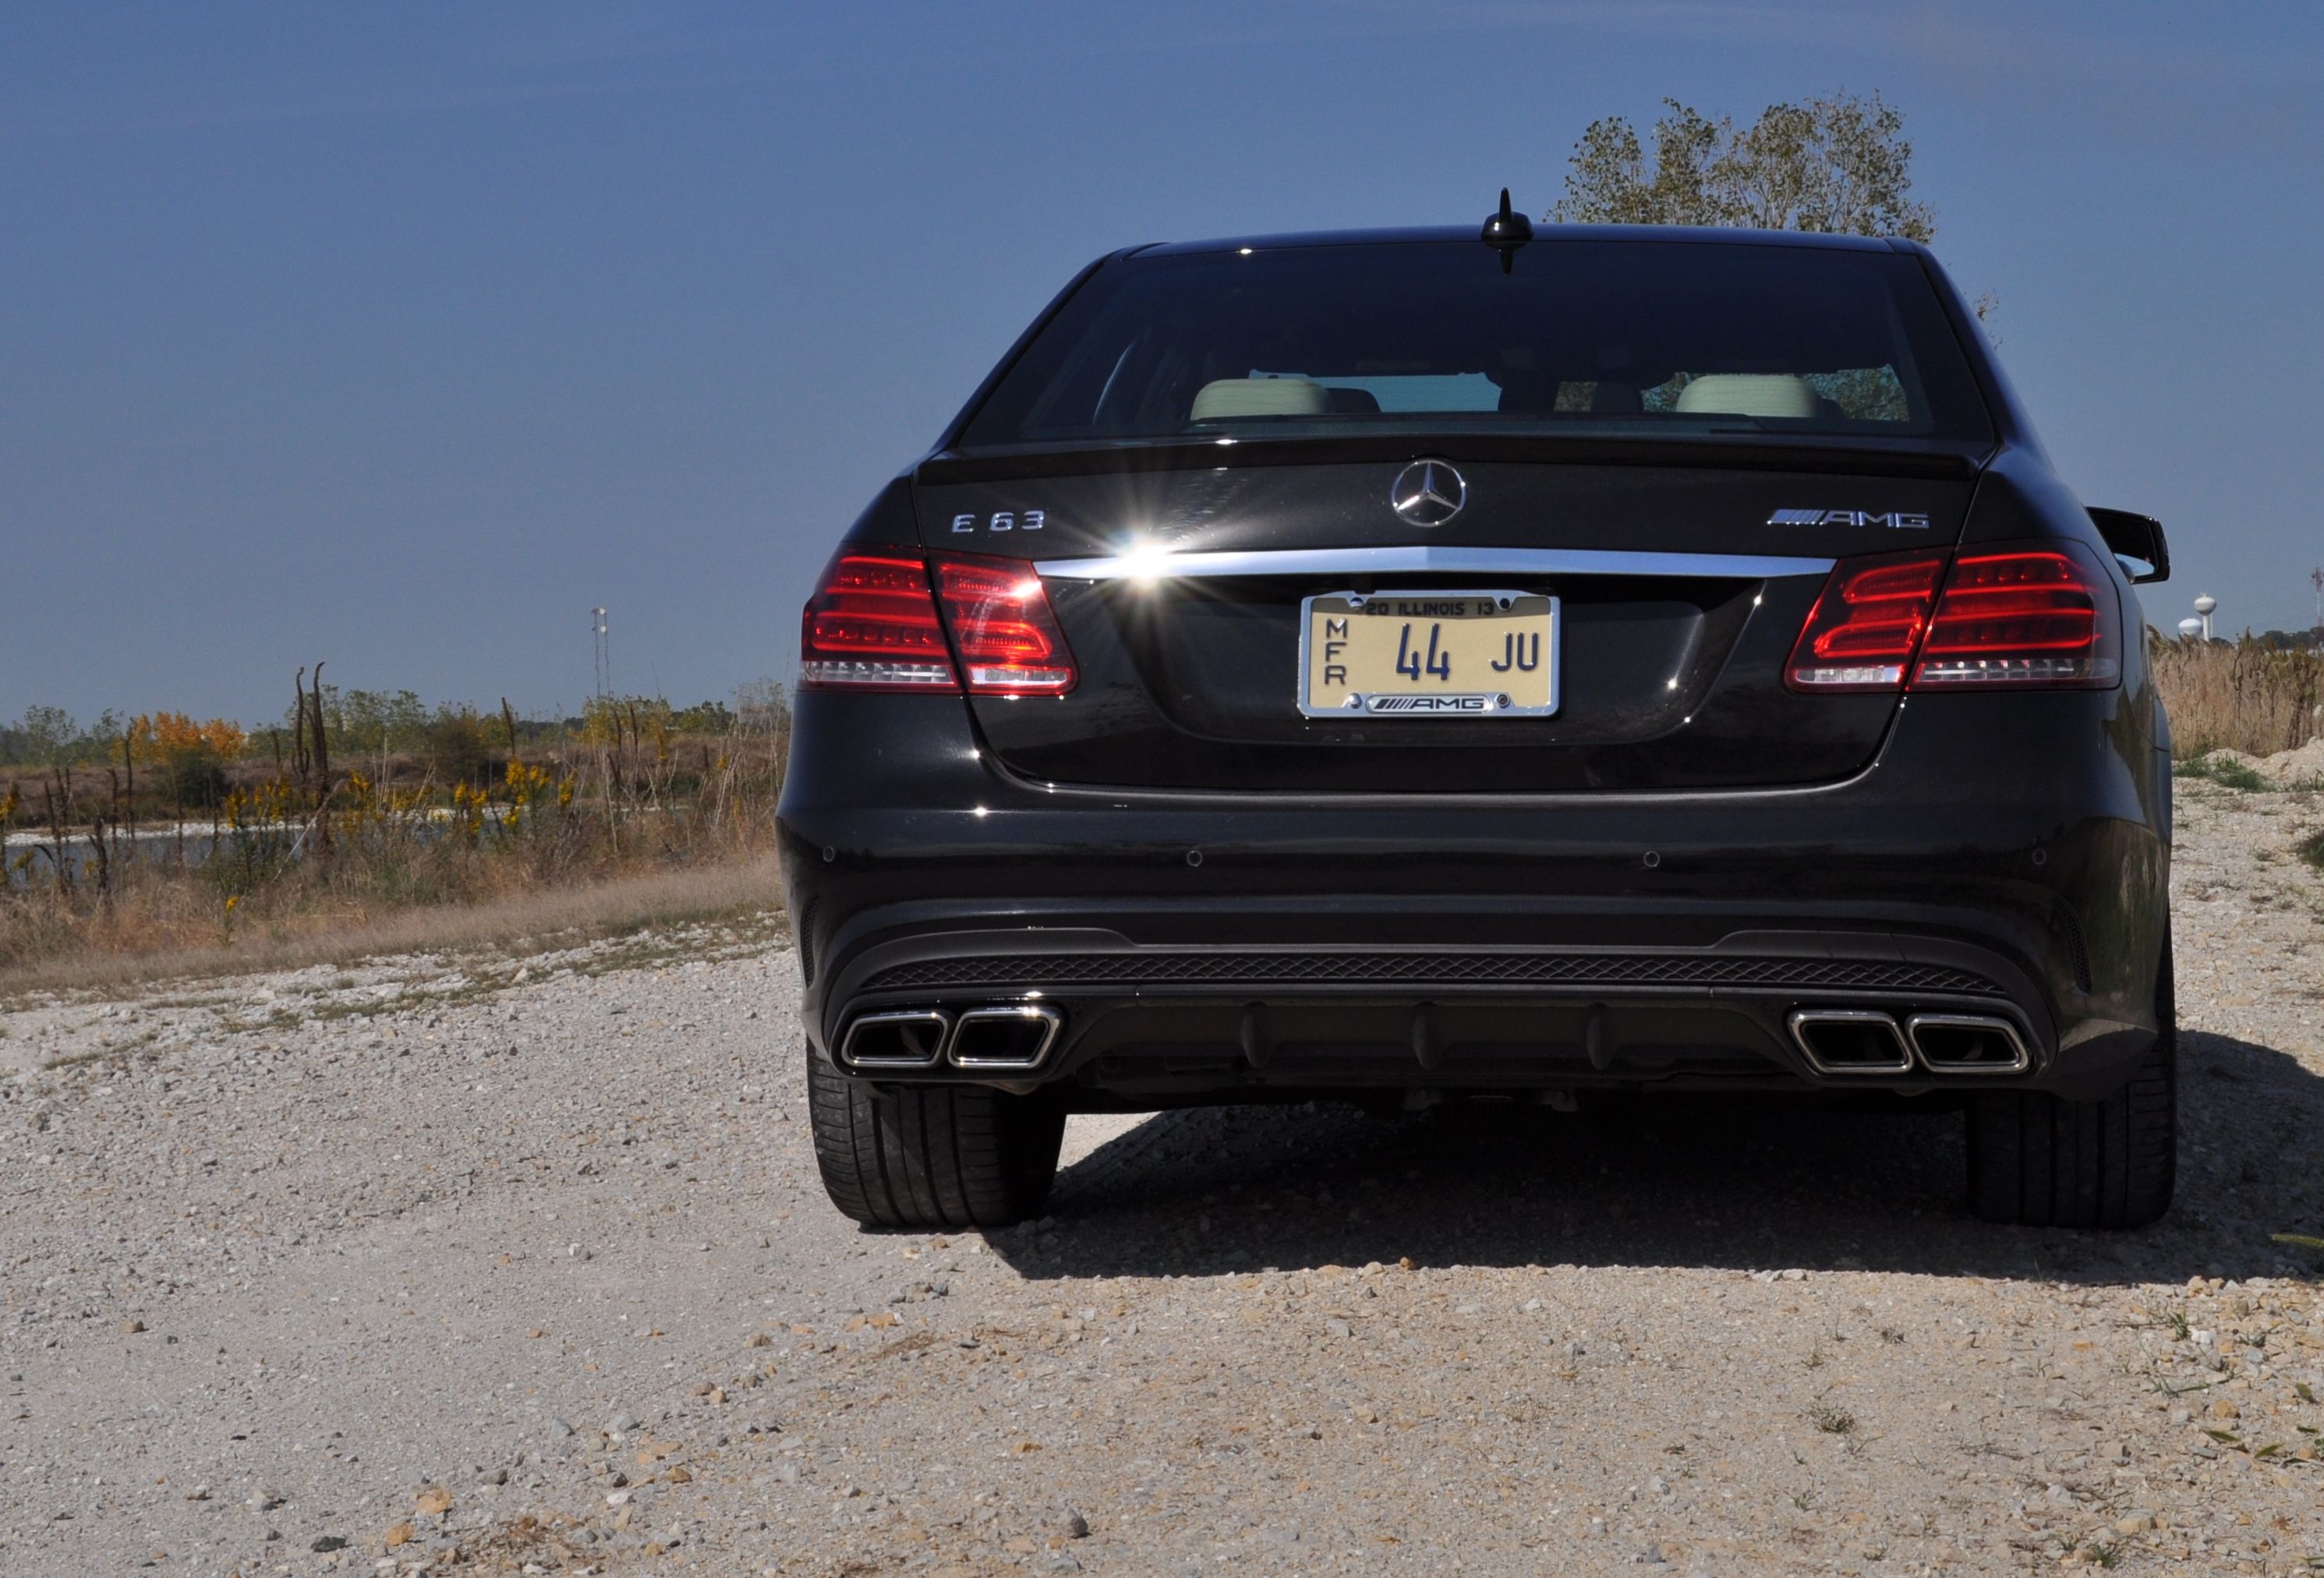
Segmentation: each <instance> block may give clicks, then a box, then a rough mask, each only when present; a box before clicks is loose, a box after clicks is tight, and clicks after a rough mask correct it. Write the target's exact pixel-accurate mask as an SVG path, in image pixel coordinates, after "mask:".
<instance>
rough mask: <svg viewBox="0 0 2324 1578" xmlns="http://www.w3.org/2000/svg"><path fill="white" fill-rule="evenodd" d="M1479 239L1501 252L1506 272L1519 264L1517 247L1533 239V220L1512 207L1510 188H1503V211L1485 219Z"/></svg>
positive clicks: (1503, 270) (1502, 267) (1503, 269)
mask: <svg viewBox="0 0 2324 1578" xmlns="http://www.w3.org/2000/svg"><path fill="white" fill-rule="evenodd" d="M1477 239H1478V240H1480V241H1481V242H1483V243H1484V244H1485V245H1487V246H1489V247H1492V248H1494V249H1495V250H1497V251H1498V252H1499V253H1500V254H1501V272H1503V273H1505V274H1506V273H1508V272H1509V271H1510V270H1511V269H1512V268H1514V267H1515V266H1516V265H1517V248H1518V247H1520V246H1523V245H1525V244H1526V242H1528V241H1531V240H1532V239H1533V221H1532V220H1530V219H1528V218H1526V217H1525V216H1524V215H1523V214H1519V213H1516V212H1514V211H1512V210H1511V209H1510V208H1509V189H1508V188H1507V187H1503V188H1502V189H1501V211H1500V212H1499V213H1498V214H1494V215H1491V216H1489V217H1488V218H1487V219H1486V220H1485V227H1484V229H1482V230H1480V231H1479V232H1478V233H1477Z"/></svg>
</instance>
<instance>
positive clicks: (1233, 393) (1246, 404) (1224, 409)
mask: <svg viewBox="0 0 2324 1578" xmlns="http://www.w3.org/2000/svg"><path fill="white" fill-rule="evenodd" d="M1331 409H1332V400H1331V396H1330V395H1328V394H1326V393H1325V392H1323V385H1322V384H1320V383H1315V382H1314V381H1313V380H1312V379H1306V378H1222V379H1220V380H1219V381H1218V382H1216V383H1205V384H1203V387H1202V388H1201V389H1200V390H1198V391H1196V392H1195V394H1194V411H1192V412H1191V413H1189V415H1188V416H1187V418H1186V420H1188V421H1190V422H1215V421H1220V420H1223V419H1225V418H1228V417H1312V416H1322V415H1323V414H1324V413H1325V412H1326V411H1330V410H1331Z"/></svg>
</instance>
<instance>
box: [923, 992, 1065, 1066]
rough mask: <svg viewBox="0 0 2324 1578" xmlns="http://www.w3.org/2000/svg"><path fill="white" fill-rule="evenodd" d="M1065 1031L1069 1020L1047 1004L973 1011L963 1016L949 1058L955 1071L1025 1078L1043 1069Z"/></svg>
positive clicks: (947, 1049) (1015, 1005)
mask: <svg viewBox="0 0 2324 1578" xmlns="http://www.w3.org/2000/svg"><path fill="white" fill-rule="evenodd" d="M1064 1029H1065V1015H1064V1014H1062V1013H1059V1012H1058V1011H1057V1010H1056V1009H1054V1008H1051V1007H1049V1006H1048V1004H1047V1003H1041V1002H1012V1003H1007V1004H1004V1005H1001V1006H999V1007H995V1008H973V1009H970V1010H968V1011H967V1012H966V1013H964V1014H962V1015H961V1016H960V1023H959V1025H958V1026H957V1028H955V1029H954V1031H953V1035H952V1042H951V1045H950V1046H949V1047H947V1048H946V1056H947V1057H950V1059H951V1060H952V1066H954V1068H973V1069H1006V1070H1008V1071H1010V1072H1011V1073H1015V1074H1023V1073H1025V1072H1027V1071H1028V1070H1030V1069H1035V1068H1038V1067H1039V1066H1041V1060H1042V1059H1043V1058H1045V1057H1047V1056H1048V1055H1049V1048H1050V1047H1054V1046H1056V1044H1057V1037H1058V1035H1059V1034H1060V1033H1061V1032H1063V1031H1064Z"/></svg>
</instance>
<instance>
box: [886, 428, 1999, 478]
mask: <svg viewBox="0 0 2324 1578" xmlns="http://www.w3.org/2000/svg"><path fill="white" fill-rule="evenodd" d="M1997 448H1998V444H1997V442H1987V441H1985V440H1976V441H1969V440H1961V439H1920V440H1905V441H1899V440H1893V439H1891V440H1883V439H1877V438H1827V439H1821V440H1819V441H1817V442H1814V443H1802V442H1799V441H1797V440H1795V439H1789V438H1780V437H1773V436H1766V437H1762V436H1756V435H1755V436H1749V437H1744V436H1736V437H1732V438H1727V437H1719V438H1712V437H1701V438H1605V437H1602V436H1597V435H1581V434H1576V435H1572V436H1568V435H1565V434H1549V433H1478V432H1447V433H1410V432H1397V433H1350V434H1344V435H1333V436H1330V437H1313V436H1309V437H1300V438H1231V439H1225V440H1221V439H1218V438H1196V439H1192V440H1185V439H1113V440H1107V441H1104V442H1100V443H1093V444H1062V445H1061V444H1040V445H1008V446H999V445H995V446H991V447H986V448H957V449H940V450H938V451H936V453H935V454H933V455H930V456H928V457H927V458H925V459H923V460H922V461H921V462H920V463H919V465H918V466H917V467H916V468H915V470H914V473H913V480H914V481H915V482H917V483H918V484H920V485H921V486H923V487H939V486H945V485H949V484H955V483H974V482H1012V481H1021V480H1025V479H1028V478H1032V477H1045V476H1097V475H1108V474H1111V473H1125V472H1141V471H1222V470H1227V469H1231V468H1236V467H1241V466H1342V465H1361V464H1366V463H1369V462H1381V463H1393V464H1397V465H1402V464H1403V463H1404V462H1406V461H1408V460H1416V459H1419V458H1421V457H1425V456H1433V457H1438V458H1441V459H1445V460H1452V461H1456V462H1458V461H1462V460H1469V461H1475V462H1478V463H1480V464H1493V463H1496V462H1500V463H1509V464H1517V465H1551V466H1669V467H1674V468H1683V469H1688V470H1711V471H1755V472H1762V471H1786V472H1801V473H1812V474H1828V475H1860V476H1900V477H1913V478H1924V479H1927V480H1930V481H1939V482H1943V481H1955V482H1958V481H1966V480H1968V479H1969V478H1972V477H1974V476H1976V475H1978V473H1979V472H1980V471H1982V470H1983V469H1984V467H1985V466H1986V463H1987V461H1988V460H1989V459H1990V458H1991V457H1992V456H1993V454H1994V453H1995V451H1996V450H1997Z"/></svg>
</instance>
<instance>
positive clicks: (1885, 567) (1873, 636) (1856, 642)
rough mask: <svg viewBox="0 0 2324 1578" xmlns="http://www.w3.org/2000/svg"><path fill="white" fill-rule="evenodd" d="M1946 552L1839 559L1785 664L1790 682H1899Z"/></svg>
mask: <svg viewBox="0 0 2324 1578" xmlns="http://www.w3.org/2000/svg"><path fill="white" fill-rule="evenodd" d="M1944 573H1945V556H1944V555H1943V554H1941V553H1916V554H1913V555H1911V556H1910V557H1904V558H1871V559H1844V560H1842V561H1841V562H1840V564H1839V565H1837V566H1835V567H1834V568H1833V569H1832V572H1831V579H1830V580H1828V581H1826V582H1825V583H1824V587H1823V593H1822V595H1821V596H1819V597H1817V599H1816V602H1815V606H1814V607H1813V608H1812V609H1810V610H1809V611H1808V622H1807V623H1806V625H1805V626H1803V628H1802V629H1801V631H1800V639H1799V641H1798V643H1797V644H1796V645H1795V646H1794V647H1793V649H1792V660H1791V661H1790V662H1789V663H1787V664H1785V665H1784V683H1785V684H1787V685H1789V686H1790V687H1792V688H1793V689H1794V690H1811V691H1817V692H1827V691H1838V690H1897V689H1901V688H1903V687H1904V676H1905V674H1906V673H1907V672H1909V671H1910V670H1911V669H1912V666H1913V655H1914V653H1915V652H1917V651H1919V650H1920V646H1921V637H1922V636H1923V634H1925V633H1926V632H1927V631H1928V628H1929V613H1930V610H1931V608H1932V606H1933V605H1934V604H1935V603H1936V600H1937V586H1938V583H1939V582H1940V581H1941V580H1942V579H1943V578H1944Z"/></svg>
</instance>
